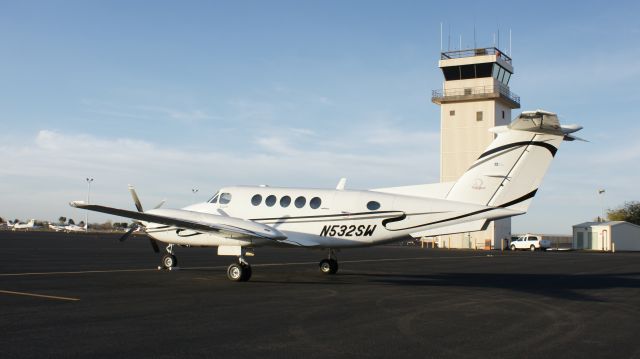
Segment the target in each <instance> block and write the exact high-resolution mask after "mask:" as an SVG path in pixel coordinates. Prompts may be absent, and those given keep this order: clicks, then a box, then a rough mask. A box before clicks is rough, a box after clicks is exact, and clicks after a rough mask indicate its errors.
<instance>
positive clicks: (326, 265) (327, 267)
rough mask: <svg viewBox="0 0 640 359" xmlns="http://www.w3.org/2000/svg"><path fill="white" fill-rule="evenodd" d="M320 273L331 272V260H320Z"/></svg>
mask: <svg viewBox="0 0 640 359" xmlns="http://www.w3.org/2000/svg"><path fill="white" fill-rule="evenodd" d="M319 266H320V273H322V274H331V267H332V265H331V261H330V260H328V259H323V260H321V261H320V264H319Z"/></svg>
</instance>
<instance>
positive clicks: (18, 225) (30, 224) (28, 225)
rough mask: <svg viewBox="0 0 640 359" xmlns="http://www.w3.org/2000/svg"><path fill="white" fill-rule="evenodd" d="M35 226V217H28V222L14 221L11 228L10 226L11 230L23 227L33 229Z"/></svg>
mask: <svg viewBox="0 0 640 359" xmlns="http://www.w3.org/2000/svg"><path fill="white" fill-rule="evenodd" d="M33 228H36V220H35V219H30V220H29V222H27V223H14V224H13V228H11V229H12V230H14V231H15V230H17V229H24V230H29V229H33Z"/></svg>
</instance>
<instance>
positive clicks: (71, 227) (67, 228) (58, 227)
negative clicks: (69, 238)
mask: <svg viewBox="0 0 640 359" xmlns="http://www.w3.org/2000/svg"><path fill="white" fill-rule="evenodd" d="M49 228H51V229H53V230H54V231H56V232H60V231H65V232H84V231H86V230H87V229H86V225H85V227H81V226H77V225H75V224H67V225H64V224H63V225H57V224H52V223H49Z"/></svg>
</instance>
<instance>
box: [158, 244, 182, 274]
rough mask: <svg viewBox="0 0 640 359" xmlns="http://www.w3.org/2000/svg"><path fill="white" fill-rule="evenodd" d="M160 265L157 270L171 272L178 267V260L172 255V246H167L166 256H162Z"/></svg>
mask: <svg viewBox="0 0 640 359" xmlns="http://www.w3.org/2000/svg"><path fill="white" fill-rule="evenodd" d="M161 264H162V265H161V266H160V267H158V269H168V270H172V269H174V268H176V267H177V266H178V258H177V257H176V256H175V254H173V244H170V245H168V246H167V254H165V255H164V256H162V263H161Z"/></svg>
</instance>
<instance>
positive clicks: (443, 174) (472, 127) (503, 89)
mask: <svg viewBox="0 0 640 359" xmlns="http://www.w3.org/2000/svg"><path fill="white" fill-rule="evenodd" d="M438 66H439V67H440V68H441V69H442V73H443V75H444V84H443V87H442V90H434V91H433V93H432V98H431V100H432V102H434V103H436V104H438V105H440V182H451V181H456V180H457V179H458V178H459V177H460V176H461V175H462V174H463V173H464V172H465V171H466V170H467V169H468V168H469V166H470V165H471V164H472V163H473V162H474V161H475V160H476V159H477V158H478V156H480V154H481V153H482V151H484V150H485V149H486V148H487V146H489V144H490V143H491V141H493V139H494V137H495V135H494V134H493V133H491V132H489V131H488V130H489V129H490V128H492V127H495V126H500V125H506V124H508V123H509V122H510V121H511V110H512V109H517V108H520V97H518V96H517V95H515V94H514V93H512V92H511V90H510V89H509V80H510V79H511V75H513V65H512V62H511V58H510V57H509V56H507V55H505V54H504V53H503V52H502V51H500V50H498V49H497V48H495V47H490V48H478V49H471V50H461V51H447V52H442V53H441V54H440V61H439V64H438ZM479 185H482V184H479ZM510 236H511V219H504V220H499V221H495V222H492V223H491V224H489V227H488V228H487V229H486V230H484V231H481V232H469V233H461V234H455V235H447V236H441V237H440V238H439V242H440V246H441V247H451V248H481V247H485V246H486V245H487V244H488V243H490V244H491V246H492V247H493V248H500V246H502V240H503V239H504V238H509V237H510Z"/></svg>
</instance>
